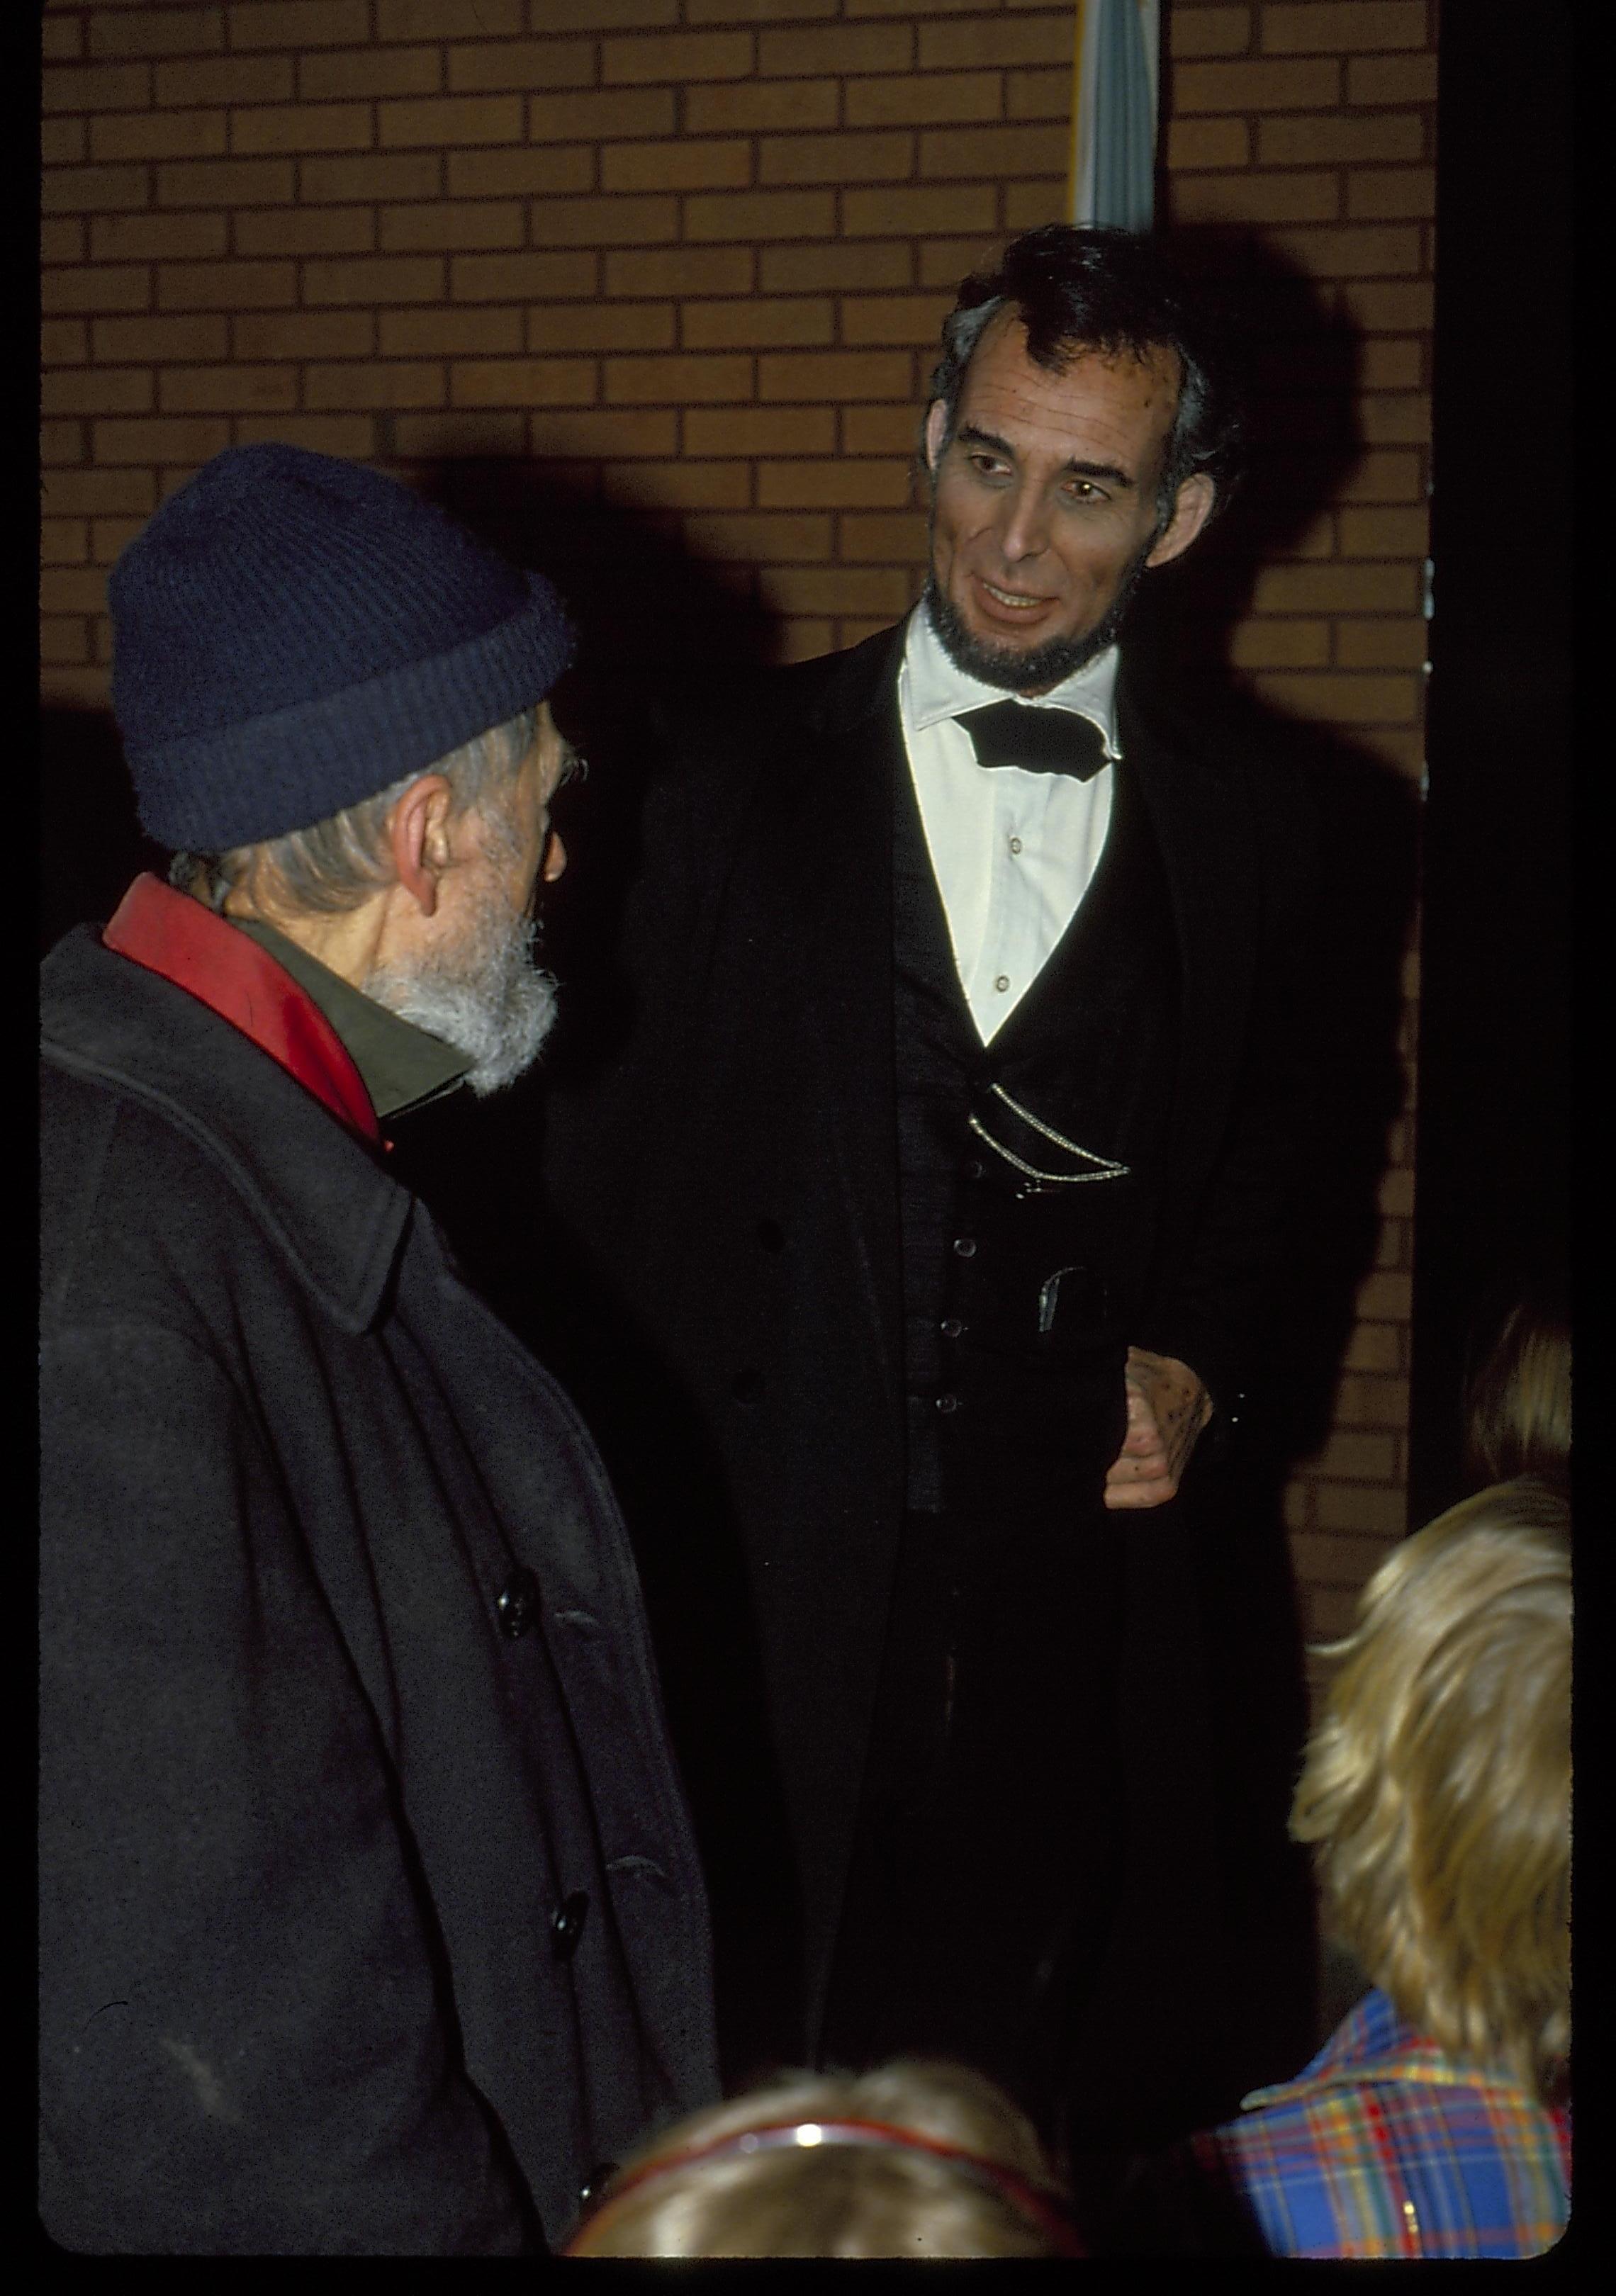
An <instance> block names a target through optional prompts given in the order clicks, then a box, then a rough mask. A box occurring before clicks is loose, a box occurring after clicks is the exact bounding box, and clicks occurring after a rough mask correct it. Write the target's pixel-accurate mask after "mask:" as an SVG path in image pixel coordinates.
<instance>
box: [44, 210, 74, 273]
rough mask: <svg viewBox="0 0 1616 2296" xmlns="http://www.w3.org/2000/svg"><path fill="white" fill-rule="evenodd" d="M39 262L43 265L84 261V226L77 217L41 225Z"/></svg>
mask: <svg viewBox="0 0 1616 2296" xmlns="http://www.w3.org/2000/svg"><path fill="white" fill-rule="evenodd" d="M39 260H40V262H41V263H82V262H83V261H84V225H83V224H82V223H80V222H79V221H78V218H77V217H67V218H66V219H64V220H57V221H52V222H46V223H42V224H41V225H40V226H39Z"/></svg>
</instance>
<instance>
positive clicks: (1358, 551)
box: [1341, 504, 1431, 559]
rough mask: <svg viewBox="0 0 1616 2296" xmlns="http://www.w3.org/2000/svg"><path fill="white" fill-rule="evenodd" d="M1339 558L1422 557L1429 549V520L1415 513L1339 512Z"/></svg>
mask: <svg viewBox="0 0 1616 2296" xmlns="http://www.w3.org/2000/svg"><path fill="white" fill-rule="evenodd" d="M1430 546H1431V518H1430V513H1429V512H1427V511H1426V509H1425V507H1424V505H1423V504H1421V505H1420V506H1419V508H1418V509H1415V510H1344V511H1342V512H1341V555H1342V557H1343V558H1398V557H1407V558H1422V559H1423V557H1424V556H1425V553H1426V552H1427V550H1428V549H1429V548H1430Z"/></svg>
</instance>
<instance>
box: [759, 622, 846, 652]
mask: <svg viewBox="0 0 1616 2296" xmlns="http://www.w3.org/2000/svg"><path fill="white" fill-rule="evenodd" d="M835 633H836V625H835V623H834V622H833V621H829V620H826V619H823V618H820V617H808V616H804V615H800V614H794V615H792V617H791V619H789V620H778V619H777V620H776V621H775V624H774V626H773V628H772V630H771V631H770V634H769V635H770V641H771V643H770V651H769V660H771V661H773V662H777V663H785V662H790V661H817V660H818V659H819V657H820V655H821V654H825V653H829V652H830V651H831V649H832V648H833V645H834V644H835V643H836V635H835Z"/></svg>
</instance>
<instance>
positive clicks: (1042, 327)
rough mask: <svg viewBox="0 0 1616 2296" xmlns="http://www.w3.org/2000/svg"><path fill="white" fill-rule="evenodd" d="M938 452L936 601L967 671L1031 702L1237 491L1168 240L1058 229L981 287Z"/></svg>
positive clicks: (961, 301)
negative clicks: (1231, 490)
mask: <svg viewBox="0 0 1616 2296" xmlns="http://www.w3.org/2000/svg"><path fill="white" fill-rule="evenodd" d="M924 457H925V463H926V468H927V471H928V472H929V474H930V480H931V578H930V581H929V584H928V587H927V593H926V596H927V603H928V607H929V610H930V612H931V619H932V621H933V623H934V625H935V627H936V628H937V631H938V635H939V637H940V638H941V640H942V643H943V644H944V646H945V648H946V650H947V652H948V653H949V655H950V656H951V658H952V659H953V660H954V661H955V662H956V665H957V666H958V667H959V668H962V669H964V670H967V671H968V672H970V673H971V674H972V675H973V676H978V677H980V678H981V679H983V680H984V682H986V683H987V684H988V685H1002V686H1005V687H1006V688H1009V689H1011V690H1013V691H1015V692H1019V693H1036V692H1042V691H1046V690H1047V689H1048V688H1049V687H1050V686H1052V685H1058V684H1060V683H1061V682H1062V679H1064V678H1067V677H1069V676H1072V675H1073V674H1074V673H1075V672H1076V671H1077V670H1079V669H1080V668H1082V667H1083V665H1084V664H1085V663H1086V662H1087V661H1088V660H1092V659H1093V658H1094V657H1095V655H1097V654H1099V653H1100V652H1103V650H1104V648H1105V647H1106V646H1108V645H1109V644H1111V643H1112V640H1113V639H1114V637H1115V636H1116V635H1117V631H1118V629H1119V627H1120V624H1121V621H1122V618H1123V615H1124V613H1125V612H1126V611H1127V607H1128V601H1129V599H1130V598H1131V596H1132V595H1133V593H1134V590H1135V589H1136V586H1137V584H1138V582H1139V580H1140V579H1141V578H1142V577H1143V575H1144V571H1145V570H1146V568H1147V567H1152V566H1161V565H1165V564H1166V563H1167V562H1168V561H1169V560H1170V559H1173V558H1177V557H1178V556H1180V555H1181V554H1182V553H1184V552H1185V550H1187V549H1188V548H1189V546H1190V545H1191V543H1193V542H1194V539H1195V537H1196V536H1197V535H1198V534H1199V533H1200V531H1201V529H1202V527H1203V526H1204V525H1205V523H1206V521H1207V520H1208V518H1209V517H1210V515H1211V513H1212V510H1213V506H1214V504H1215V502H1216V500H1217V498H1218V493H1219V490H1220V488H1226V487H1227V485H1228V484H1229V483H1230V481H1231V480H1232V479H1233V476H1234V472H1235V463H1236V459H1237V422H1236V418H1235V413H1234V410H1233V406H1232V403H1231V401H1230V398H1229V396H1228V392H1227V389H1226V385H1225V383H1224V381H1223V380H1222V376H1221V371H1220V362H1219V360H1218V357H1217V355H1216V354H1215V352H1214V351H1213V349H1212V348H1211V344H1210V337H1209V335H1208V332H1207V326H1206V322H1205V320H1204V318H1203V317H1202V316H1199V314H1198V312H1197V309H1196V306H1195V303H1194V299H1193V298H1192V296H1191V294H1190V292H1189V291H1188V289H1187V287H1186V286H1185V283H1184V281H1183V280H1182V279H1181V278H1180V276H1179V275H1178V274H1177V270H1176V268H1175V266H1174V265H1173V263H1172V261H1171V260H1170V258H1169V256H1168V255H1167V253H1166V251H1165V250H1164V248H1163V247H1162V245H1161V242H1157V241H1155V240H1153V239H1151V238H1149V237H1145V236H1141V235H1139V234H1134V233H1130V232H1121V231H1108V230H1079V229H1076V228H1074V227H1073V226H1071V225H1065V224H1047V225H1041V226H1040V227H1039V228H1038V230H1036V231H1029V232H1027V233H1025V234H1023V235H1022V237H1021V238H1020V239H1018V240H1016V241H1014V242H1013V243H1012V244H1011V246H1010V247H1009V248H1008V249H1007V250H1005V254H1004V256H1003V258H1001V260H1000V262H999V263H998V265H997V267H996V268H995V269H993V270H992V271H989V272H984V273H980V274H978V275H973V276H972V277H971V278H969V279H967V280H966V281H965V283H964V285H963V286H962V287H961V289H960V291H959V298H958V300H957V302H956V307H955V308H954V310H953V312H952V313H951V314H950V316H949V317H948V318H947V321H946V322H945V324H944V328H943V356H942V357H941V359H940V361H939V365H938V366H937V369H936V371H935V373H933V375H932V378H931V404H930V407H929V410H928V413H927V417H926V427H925V437H924Z"/></svg>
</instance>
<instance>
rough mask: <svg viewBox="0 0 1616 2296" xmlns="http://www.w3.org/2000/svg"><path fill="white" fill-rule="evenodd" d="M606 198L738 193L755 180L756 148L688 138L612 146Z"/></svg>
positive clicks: (606, 157) (605, 166)
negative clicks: (622, 194)
mask: <svg viewBox="0 0 1616 2296" xmlns="http://www.w3.org/2000/svg"><path fill="white" fill-rule="evenodd" d="M600 164H601V189H602V190H603V191H604V192H691V191H711V190H713V189H715V188H718V187H719V186H723V185H727V186H728V187H729V188H730V189H732V190H734V189H736V188H738V187H741V186H744V185H747V184H751V179H752V147H751V144H750V143H739V142H736V143H708V142H703V141H696V140H693V139H691V138H688V137H686V138H683V139H680V140H677V141H675V142H673V143H613V144H611V145H610V146H609V147H608V148H607V149H606V150H605V151H603V152H602V153H601V163H600Z"/></svg>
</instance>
